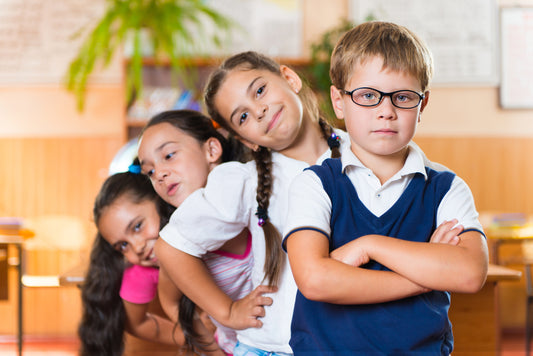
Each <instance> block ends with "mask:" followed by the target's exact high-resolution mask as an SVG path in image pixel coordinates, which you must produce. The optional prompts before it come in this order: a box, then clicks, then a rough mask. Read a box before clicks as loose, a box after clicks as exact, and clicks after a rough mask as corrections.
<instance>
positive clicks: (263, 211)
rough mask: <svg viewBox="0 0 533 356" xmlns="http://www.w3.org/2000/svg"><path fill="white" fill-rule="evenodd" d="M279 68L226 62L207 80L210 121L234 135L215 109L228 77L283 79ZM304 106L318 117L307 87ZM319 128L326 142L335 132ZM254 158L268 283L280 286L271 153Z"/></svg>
mask: <svg viewBox="0 0 533 356" xmlns="http://www.w3.org/2000/svg"><path fill="white" fill-rule="evenodd" d="M279 68H280V66H279V64H278V63H276V62H275V61H274V60H272V59H271V58H269V57H267V56H265V55H263V54H260V53H257V52H242V53H238V54H236V55H233V56H231V57H229V58H227V59H226V60H225V61H224V62H223V63H222V64H221V65H220V66H219V67H218V68H217V69H216V70H215V71H213V72H212V73H211V75H210V77H209V79H208V82H207V85H206V87H205V90H204V100H205V104H206V107H207V111H208V113H209V115H210V116H211V118H212V119H213V120H215V121H216V122H217V123H218V124H219V125H220V126H222V127H223V128H225V129H227V130H228V131H230V132H232V133H234V134H235V132H234V130H233V129H232V128H231V126H230V125H229V122H228V121H227V120H226V119H224V118H223V117H222V116H221V115H220V113H219V111H218V109H217V108H216V105H215V97H216V95H217V94H218V92H219V90H220V87H221V86H222V84H223V82H224V80H225V79H226V77H227V75H228V73H230V72H231V71H234V70H253V69H261V70H267V71H270V72H272V73H276V74H277V75H281V73H280V69H279ZM299 96H300V99H301V100H302V105H303V107H304V110H305V113H304V115H308V116H309V117H312V118H318V117H319V110H318V105H317V103H316V97H315V95H314V93H313V92H312V91H311V90H310V88H309V87H308V86H307V85H304V86H303V87H302V88H301V89H300V92H299ZM319 124H320V128H321V130H322V132H323V135H324V139H326V141H328V138H330V137H331V134H332V133H333V128H332V127H331V126H330V125H329V124H328V123H327V122H326V121H324V120H322V119H320V120H319ZM252 156H253V158H254V160H255V162H256V167H257V193H256V200H257V203H258V208H257V210H258V211H257V214H256V215H258V218H260V219H261V220H260V222H263V221H264V224H262V225H261V226H262V228H263V232H264V234H265V246H266V251H265V265H264V267H263V268H264V272H265V280H266V279H268V283H269V285H271V286H275V285H277V284H278V282H279V279H280V276H281V272H282V271H283V268H284V264H285V258H284V253H283V250H282V248H281V234H280V233H279V231H278V230H277V229H276V228H275V226H274V225H273V224H272V223H271V222H270V219H269V218H268V207H269V203H270V195H271V194H272V189H273V188H272V187H273V175H272V153H271V151H270V150H269V149H268V148H264V147H260V149H259V150H258V151H257V152H253V153H252ZM331 157H332V158H337V157H340V151H339V148H338V147H332V148H331Z"/></svg>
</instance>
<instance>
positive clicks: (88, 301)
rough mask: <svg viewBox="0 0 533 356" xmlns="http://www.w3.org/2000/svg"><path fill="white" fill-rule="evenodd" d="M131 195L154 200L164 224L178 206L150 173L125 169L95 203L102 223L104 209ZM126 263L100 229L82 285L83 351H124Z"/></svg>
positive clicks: (85, 354) (92, 355)
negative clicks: (157, 188)
mask: <svg viewBox="0 0 533 356" xmlns="http://www.w3.org/2000/svg"><path fill="white" fill-rule="evenodd" d="M122 196H128V198H129V199H131V201H132V202H135V203H141V202H144V201H153V202H154V203H155V204H156V208H157V211H158V213H159V216H160V226H161V227H162V226H164V225H165V224H166V223H167V222H168V219H169V217H170V215H171V213H172V211H173V210H174V208H173V207H171V206H170V205H168V204H167V203H165V202H164V201H163V200H162V199H161V198H160V197H159V196H158V195H157V194H156V192H155V190H154V189H153V187H152V184H151V182H150V180H149V179H148V177H146V176H143V175H140V174H135V173H130V172H124V173H116V174H114V175H112V176H110V177H108V178H107V179H106V181H105V182H104V184H103V185H102V187H101V188H100V192H99V193H98V195H97V197H96V199H95V202H94V207H93V215H94V222H95V224H96V226H98V222H99V220H100V217H101V214H102V211H103V210H104V209H105V208H107V207H109V206H110V205H112V204H113V203H114V202H115V201H116V200H117V199H118V198H120V197H122ZM125 266H126V263H125V261H124V257H123V256H122V254H121V253H120V252H118V251H116V250H115V249H114V248H113V247H112V246H111V245H110V244H109V243H108V242H107V241H106V240H105V239H104V238H103V236H102V235H101V234H100V233H97V235H96V237H95V239H94V242H93V245H92V249H91V254H90V261H89V269H88V271H87V275H86V276H85V281H84V283H83V285H82V286H81V299H82V304H83V315H82V319H81V323H80V325H79V328H78V334H79V337H80V340H81V350H80V355H82V356H96V355H98V356H100V355H113V356H114V355H121V354H122V353H123V351H124V328H125V316H126V312H125V309H124V305H123V302H122V299H121V298H120V295H119V291H120V286H121V283H122V275H123V272H124V268H125Z"/></svg>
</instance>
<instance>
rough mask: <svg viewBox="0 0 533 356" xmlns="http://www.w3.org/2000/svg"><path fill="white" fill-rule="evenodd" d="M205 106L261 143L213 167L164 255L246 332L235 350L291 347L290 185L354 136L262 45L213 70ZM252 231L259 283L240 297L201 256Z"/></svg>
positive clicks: (170, 268) (185, 285)
mask: <svg viewBox="0 0 533 356" xmlns="http://www.w3.org/2000/svg"><path fill="white" fill-rule="evenodd" d="M205 103H206V105H207V108H208V112H209V115H210V116H211V117H212V118H213V119H214V120H215V121H216V122H217V123H218V124H220V126H221V127H223V128H225V129H226V130H228V131H229V132H231V133H233V134H234V135H235V136H236V137H237V138H238V139H239V140H241V141H242V142H243V143H244V144H245V145H246V146H247V147H249V148H250V149H251V150H252V155H253V158H254V161H252V162H248V163H246V164H241V163H237V162H230V163H226V164H222V165H219V166H218V167H216V168H214V169H213V171H212V172H211V173H210V175H209V179H208V182H207V185H206V187H205V188H203V189H200V190H199V191H197V192H195V193H193V194H191V195H190V196H189V198H187V199H186V200H185V201H184V202H183V204H182V205H181V206H180V208H179V209H177V211H176V212H175V213H174V214H173V215H172V217H171V221H170V222H171V224H169V225H167V226H166V227H165V228H163V230H162V231H161V232H160V236H161V237H162V239H160V240H158V242H157V243H156V247H155V249H156V255H157V256H158V259H159V260H160V263H161V265H162V266H164V267H165V270H166V272H167V273H168V274H169V277H170V279H171V280H172V281H173V282H174V283H176V285H177V286H178V287H179V288H180V289H181V290H182V291H183V292H184V293H185V294H186V295H187V296H189V298H191V299H192V300H193V301H194V302H195V303H196V304H197V305H198V306H200V307H201V308H202V309H204V310H205V311H206V312H207V313H208V314H209V315H211V316H212V317H213V318H214V319H216V320H217V321H219V322H220V323H222V324H223V325H226V326H228V327H232V328H235V329H242V330H238V331H237V339H238V343H237V346H236V347H235V350H234V355H246V354H250V355H256V354H257V355H261V354H263V353H268V354H269V355H288V354H291V353H292V351H291V348H290V347H289V338H290V323H291V317H292V309H293V304H294V298H295V295H296V285H295V283H294V280H293V277H292V274H291V272H290V269H289V266H288V263H287V261H286V256H285V254H284V253H283V250H282V248H281V235H280V231H282V228H283V224H284V222H285V215H286V213H287V190H288V186H289V183H290V182H291V180H292V178H293V177H294V176H296V175H297V174H298V173H300V172H301V171H302V170H303V169H304V168H306V167H308V166H309V165H312V164H315V163H320V162H322V161H323V160H324V159H326V158H329V157H337V156H338V155H339V146H340V145H341V144H344V143H346V142H348V140H347V139H346V138H347V137H346V134H345V133H344V132H342V131H340V130H333V129H332V128H331V126H330V125H328V124H327V123H326V122H325V121H324V120H323V119H321V118H320V117H319V113H318V109H317V106H316V103H315V101H314V98H313V96H312V94H311V92H310V90H309V89H308V88H306V87H305V86H304V85H303V83H302V80H301V79H300V77H299V76H298V75H297V73H296V72H294V71H293V70H292V69H290V68H289V67H287V66H284V65H281V66H280V65H279V64H277V63H276V62H275V61H273V60H272V59H270V58H268V57H265V56H263V55H261V54H258V53H255V52H244V53H240V54H237V55H235V56H232V57H230V58H228V59H227V60H226V61H225V62H224V63H223V64H222V65H221V66H220V67H219V68H218V69H217V70H215V71H214V73H213V74H212V75H211V77H210V79H209V81H208V84H207V87H206V89H205ZM141 146H142V142H141ZM244 228H248V229H249V230H250V231H251V233H252V236H253V239H252V250H253V254H254V266H253V270H252V280H253V285H254V286H257V288H256V289H255V290H254V291H253V292H252V293H251V294H250V295H248V296H247V297H245V298H243V299H240V300H238V301H233V300H232V299H231V298H229V297H228V296H226V295H225V294H224V293H223V292H222V291H221V290H220V289H218V288H217V287H216V285H215V284H214V283H213V282H212V280H211V278H210V276H209V274H208V273H206V270H205V267H203V266H202V261H201V259H200V258H201V257H202V256H203V255H204V254H205V253H207V252H208V251H212V250H214V249H217V248H219V247H220V246H221V245H222V244H224V243H225V242H226V241H227V240H229V239H231V238H232V237H233V236H235V235H236V234H237V233H239V232H240V231H241V230H242V229H244ZM183 270H187V272H188V273H187V274H183V273H180V271H183ZM262 283H268V284H269V288H267V287H266V286H260V284H262ZM265 294H267V295H265Z"/></svg>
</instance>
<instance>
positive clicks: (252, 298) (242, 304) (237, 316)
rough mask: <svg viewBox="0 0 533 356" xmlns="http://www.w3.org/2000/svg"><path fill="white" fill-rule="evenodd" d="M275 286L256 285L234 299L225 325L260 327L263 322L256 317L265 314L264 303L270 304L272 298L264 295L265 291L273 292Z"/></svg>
mask: <svg viewBox="0 0 533 356" xmlns="http://www.w3.org/2000/svg"><path fill="white" fill-rule="evenodd" d="M276 291H277V288H276V287H269V286H263V285H261V286H258V287H257V288H255V289H254V290H253V291H252V292H251V293H250V294H248V295H247V296H246V297H244V298H242V299H239V300H236V301H234V302H233V303H232V304H231V309H230V315H229V321H228V323H227V324H226V326H227V327H230V328H232V329H237V330H242V329H247V328H260V327H261V326H263V323H262V322H261V321H260V320H258V319H257V318H259V317H263V316H265V308H264V306H265V305H272V298H270V297H265V296H263V294H265V293H274V292H276Z"/></svg>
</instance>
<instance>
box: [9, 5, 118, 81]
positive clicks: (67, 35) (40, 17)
mask: <svg viewBox="0 0 533 356" xmlns="http://www.w3.org/2000/svg"><path fill="white" fill-rule="evenodd" d="M104 10H105V0H91V2H89V3H88V2H87V1H86V0H60V1H56V0H0V85H13V84H15V85H16V84H23V85H25V84H59V83H62V81H63V78H64V76H65V74H66V72H67V70H68V67H69V64H70V62H71V61H72V59H74V57H75V56H76V54H77V51H78V49H79V46H80V45H81V41H82V40H83V38H84V37H83V36H79V37H78V38H74V34H75V33H77V32H78V31H80V29H82V28H85V29H86V31H85V32H84V33H87V32H88V31H87V30H90V29H91V25H92V24H94V23H95V21H96V20H97V19H98V18H100V16H101V15H102V13H103V11H104ZM117 69H118V70H117ZM96 72H97V73H95V74H94V75H92V76H91V82H95V81H96V82H120V74H121V72H120V67H118V68H109V69H106V70H105V71H96Z"/></svg>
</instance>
